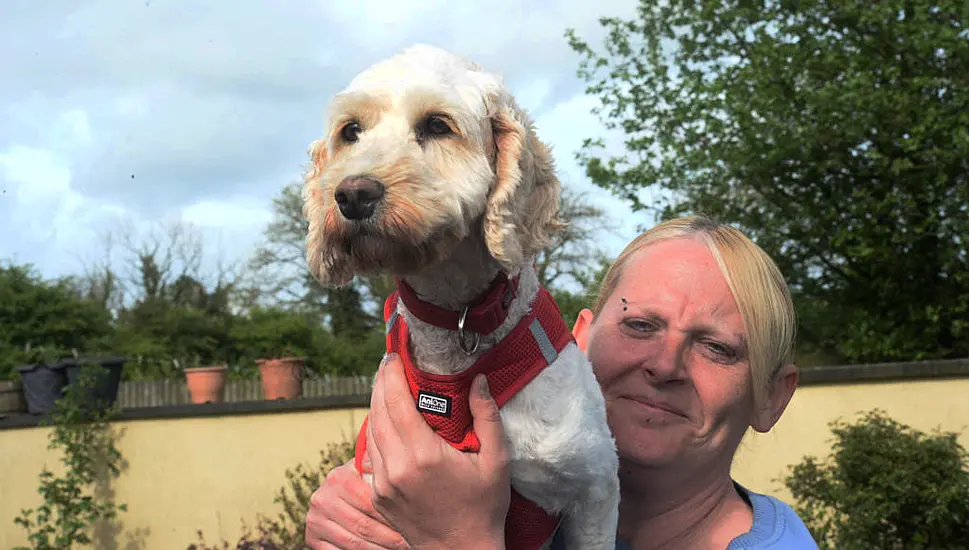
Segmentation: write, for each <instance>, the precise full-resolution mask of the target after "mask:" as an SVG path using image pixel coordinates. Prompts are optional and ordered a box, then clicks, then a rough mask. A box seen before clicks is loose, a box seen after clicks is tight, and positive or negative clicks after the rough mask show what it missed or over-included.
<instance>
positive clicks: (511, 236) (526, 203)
mask: <svg viewBox="0 0 969 550" xmlns="http://www.w3.org/2000/svg"><path fill="white" fill-rule="evenodd" d="M488 103H489V113H490V118H491V129H492V134H493V136H494V143H495V174H496V178H495V183H494V187H493V188H492V189H491V193H490V195H489V197H488V206H487V209H486V210H485V215H484V235H485V242H486V243H487V246H488V250H489V252H490V253H491V255H492V256H493V257H494V258H495V259H496V260H498V261H499V262H500V263H501V264H502V266H503V267H504V268H505V270H506V271H508V272H509V273H515V272H517V269H518V268H519V267H521V266H522V265H523V264H524V263H525V262H526V261H530V260H531V259H532V258H533V257H534V256H535V255H536V254H538V252H539V251H541V249H542V248H544V247H545V246H546V245H547V244H548V242H549V240H550V236H551V234H552V233H553V232H555V231H558V230H559V229H561V228H562V226H563V224H562V223H561V221H560V220H559V218H558V210H559V194H560V191H561V184H560V183H559V180H558V178H557V177H556V176H555V165H554V162H553V160H552V154H551V151H549V148H548V147H547V146H546V145H545V144H544V143H542V142H541V141H539V139H538V136H536V135H535V130H534V129H533V128H532V121H531V120H530V119H529V118H528V115H526V114H525V113H524V112H523V111H522V110H521V109H520V108H519V107H518V105H517V104H516V102H515V100H514V98H512V97H511V95H510V94H508V93H507V92H506V91H504V90H502V91H501V92H499V93H496V94H494V95H492V96H490V97H489V102H488Z"/></svg>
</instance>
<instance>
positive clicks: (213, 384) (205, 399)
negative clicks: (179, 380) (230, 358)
mask: <svg viewBox="0 0 969 550" xmlns="http://www.w3.org/2000/svg"><path fill="white" fill-rule="evenodd" d="M228 371H229V368H228V367H227V366H225V365H219V366H215V367H198V368H194V369H185V382H186V383H188V393H189V395H191V396H192V403H221V402H222V401H224V400H225V377H226V374H227V373H228Z"/></svg>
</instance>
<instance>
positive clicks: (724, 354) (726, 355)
mask: <svg viewBox="0 0 969 550" xmlns="http://www.w3.org/2000/svg"><path fill="white" fill-rule="evenodd" d="M704 345H705V346H706V347H707V349H709V350H710V351H712V352H713V353H714V354H716V355H717V356H719V357H721V358H723V359H725V360H731V361H732V360H734V359H736V358H737V352H735V351H734V350H733V348H731V347H730V346H728V345H726V344H721V343H720V342H705V343H704Z"/></svg>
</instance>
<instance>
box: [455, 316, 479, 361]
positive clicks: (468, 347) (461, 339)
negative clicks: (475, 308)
mask: <svg viewBox="0 0 969 550" xmlns="http://www.w3.org/2000/svg"><path fill="white" fill-rule="evenodd" d="M468 309H469V308H468V306H464V309H462V310H461V316H460V317H458V343H459V344H461V350H462V351H464V353H465V354H467V355H473V354H474V352H476V351H478V345H479V344H480V343H481V335H480V334H478V333H477V332H472V333H471V337H472V341H471V342H470V343H469V342H468V339H467V336H466V335H467V332H465V331H464V320H465V318H467V316H468Z"/></svg>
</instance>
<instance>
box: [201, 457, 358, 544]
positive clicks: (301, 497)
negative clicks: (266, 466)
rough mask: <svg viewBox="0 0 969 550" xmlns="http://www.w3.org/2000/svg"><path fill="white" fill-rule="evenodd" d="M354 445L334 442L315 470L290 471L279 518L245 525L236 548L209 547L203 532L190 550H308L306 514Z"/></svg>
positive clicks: (279, 500)
mask: <svg viewBox="0 0 969 550" xmlns="http://www.w3.org/2000/svg"><path fill="white" fill-rule="evenodd" d="M353 448H354V445H353V443H351V442H348V441H344V442H342V443H331V444H330V445H329V446H328V447H327V448H326V449H324V450H322V451H320V463H319V465H318V466H317V467H316V468H315V469H314V468H312V467H308V466H306V465H304V464H298V465H297V466H296V467H295V468H292V469H288V470H286V485H284V486H283V487H282V488H280V489H279V491H278V492H277V493H276V497H275V498H274V499H273V502H274V503H276V504H279V505H281V506H282V511H280V512H279V514H278V515H277V516H276V518H268V517H265V516H261V517H259V518H258V519H257V521H256V525H255V527H254V528H251V527H249V526H247V525H246V524H245V523H243V535H242V537H241V538H240V539H239V541H238V542H237V543H236V544H235V545H234V546H232V545H230V543H229V542H228V541H222V543H221V544H217V545H214V546H208V545H207V544H206V542H205V536H204V534H203V533H202V531H199V532H198V542H196V543H193V544H191V545H189V546H188V548H187V550H308V549H309V547H308V546H307V545H306V543H305V542H304V541H305V537H306V513H307V512H308V511H309V508H310V497H311V496H312V495H313V491H315V490H316V489H317V488H318V487H319V486H320V483H322V482H323V479H324V478H325V477H326V474H328V473H329V472H330V470H332V469H333V468H336V467H337V466H340V465H341V464H344V463H346V462H347V461H348V460H350V458H352V457H353Z"/></svg>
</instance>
